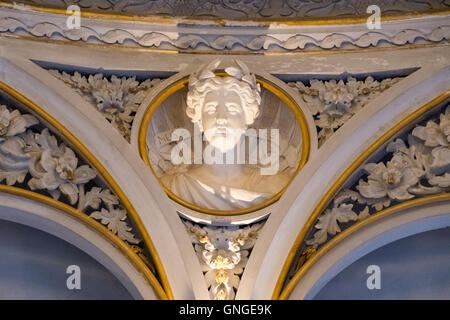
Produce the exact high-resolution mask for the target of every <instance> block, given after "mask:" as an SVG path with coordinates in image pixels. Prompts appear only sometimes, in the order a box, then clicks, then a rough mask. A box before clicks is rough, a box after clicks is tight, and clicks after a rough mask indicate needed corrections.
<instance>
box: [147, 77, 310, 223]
mask: <svg viewBox="0 0 450 320" xmlns="http://www.w3.org/2000/svg"><path fill="white" fill-rule="evenodd" d="M217 74H218V75H219V76H221V75H222V74H221V73H220V72H219V73H217ZM188 80H189V79H188V76H186V77H184V78H182V79H180V80H178V81H176V82H174V83H173V84H171V85H170V86H168V87H167V88H166V89H164V90H163V91H161V92H160V93H159V94H158V95H157V96H156V97H155V98H154V99H153V100H152V101H151V102H150V105H149V106H148V108H147V110H146V111H145V113H144V115H143V118H142V122H141V125H140V128H139V132H138V148H139V154H140V156H141V158H142V160H143V161H144V162H145V163H146V164H147V165H148V166H149V167H150V169H151V170H152V172H153V174H154V175H155V172H154V171H153V168H152V166H151V164H150V159H149V157H148V152H147V144H146V140H147V131H148V127H149V125H150V120H151V117H152V115H153V113H154V112H155V110H156V109H157V108H158V107H159V106H160V105H161V103H162V102H163V101H164V100H165V99H167V98H168V97H169V96H170V95H171V94H173V93H175V92H176V91H178V90H181V89H182V88H184V87H185V86H186V85H187V83H188ZM257 82H258V83H259V84H261V86H262V87H263V88H264V89H267V90H268V91H270V92H272V93H273V94H274V95H276V96H277V97H278V98H279V99H281V100H282V101H283V102H284V103H286V104H287V105H288V107H289V108H290V109H291V110H292V112H293V113H294V115H295V117H296V119H297V122H298V124H299V127H300V132H301V135H302V144H303V145H302V154H301V158H300V162H299V165H298V167H297V170H296V172H295V174H294V175H293V176H292V177H291V179H290V181H289V182H288V184H287V185H286V186H285V187H284V188H283V189H281V190H280V191H279V192H278V193H276V194H275V195H273V196H272V197H271V198H270V199H267V200H266V201H264V202H262V203H260V204H258V205H255V206H252V207H249V208H244V209H239V210H213V209H208V208H203V207H199V206H197V205H194V204H192V203H190V202H187V201H185V200H183V199H181V198H180V197H178V196H177V195H176V194H174V193H173V192H172V191H170V190H169V189H168V188H167V187H165V186H164V185H163V184H162V183H161V181H159V179H158V181H159V183H160V185H161V187H162V188H163V189H164V191H165V192H166V194H167V195H168V196H169V198H171V199H172V200H174V201H175V202H177V203H179V204H181V205H182V206H184V207H187V208H189V209H192V210H195V211H198V212H201V213H206V214H211V215H215V216H237V215H244V214H247V213H251V212H254V211H257V210H261V209H264V208H266V207H268V206H269V205H271V204H273V203H275V202H276V201H277V200H278V199H280V197H281V195H282V194H283V193H284V191H285V190H286V188H287V187H288V186H289V184H290V183H291V182H292V180H293V179H294V178H295V176H296V175H297V174H298V172H299V171H300V170H301V169H302V168H303V166H304V165H305V164H306V162H307V161H308V158H309V154H310V151H311V142H310V134H309V129H308V123H307V121H306V117H305V115H304V114H303V112H302V110H301V108H300V106H299V105H298V104H297V103H296V102H295V101H294V99H293V98H292V97H290V96H289V94H288V93H287V92H285V91H284V90H283V89H281V88H279V87H278V86H276V85H275V84H272V83H270V82H269V81H267V80H264V79H262V78H261V77H259V76H257ZM155 177H156V175H155Z"/></svg>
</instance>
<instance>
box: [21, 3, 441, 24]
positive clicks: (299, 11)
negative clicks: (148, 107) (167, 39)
mask: <svg viewBox="0 0 450 320" xmlns="http://www.w3.org/2000/svg"><path fill="white" fill-rule="evenodd" d="M20 2H25V3H33V4H35V3H42V4H51V5H57V6H64V5H66V4H67V3H69V2H70V3H73V4H78V5H79V6H80V7H82V8H86V9H93V10H102V11H113V12H121V13H135V14H154V15H169V16H184V17H205V16H206V17H217V18H272V19H273V18H286V17H317V16H323V15H327V16H339V15H364V14H365V13H366V10H367V6H368V5H369V4H377V5H379V6H380V7H381V10H382V13H383V14H384V13H385V12H391V11H393V12H411V11H425V10H430V9H441V8H446V7H448V6H449V4H448V2H447V1H423V0H416V1H406V0H371V1H370V3H369V4H368V2H367V1H359V0H322V1H317V0H121V1H117V0H71V1H67V0H25V1H20Z"/></svg>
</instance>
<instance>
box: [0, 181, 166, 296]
mask: <svg viewBox="0 0 450 320" xmlns="http://www.w3.org/2000/svg"><path fill="white" fill-rule="evenodd" d="M0 193H6V194H10V195H13V196H17V197H21V198H25V199H28V200H32V201H35V202H39V203H41V204H43V205H46V206H48V207H51V208H54V209H56V210H59V211H62V212H64V213H66V214H68V215H69V216H71V217H73V218H75V219H76V220H79V221H80V222H81V223H82V224H84V225H85V226H87V227H88V228H89V229H91V230H93V231H94V232H96V233H98V234H100V235H101V236H102V237H103V238H105V239H106V240H107V241H108V242H109V243H111V244H112V245H113V246H114V247H115V248H117V249H119V250H120V251H121V252H122V253H123V254H124V255H125V256H126V257H127V258H128V260H130V261H131V263H132V264H133V266H134V267H135V268H136V269H137V270H138V271H139V272H141V273H142V275H143V276H144V278H146V279H147V281H148V282H149V283H150V285H151V286H152V287H153V289H154V290H155V292H156V294H157V295H158V296H159V297H160V298H161V299H163V300H167V295H166V293H165V292H164V289H163V288H162V286H161V284H160V283H159V282H158V280H157V279H156V277H155V275H154V274H153V273H152V272H151V271H150V270H149V269H148V267H147V266H146V265H145V263H144V262H143V261H142V260H141V259H140V258H139V257H138V255H137V254H136V253H135V252H134V251H133V250H132V249H131V248H130V247H129V246H128V245H126V244H125V242H123V241H122V240H121V239H119V238H118V237H117V236H116V235H115V234H114V233H112V232H111V231H109V230H108V229H107V228H105V226H104V225H102V224H101V223H100V222H98V221H97V220H95V219H93V218H90V217H89V216H88V215H87V214H85V213H83V212H81V211H79V210H77V209H75V208H73V207H71V206H69V205H67V204H65V203H63V202H60V201H57V200H55V199H53V198H51V197H47V196H44V195H42V194H40V193H36V192H32V191H29V190H25V189H21V188H17V187H12V186H6V185H1V184H0Z"/></svg>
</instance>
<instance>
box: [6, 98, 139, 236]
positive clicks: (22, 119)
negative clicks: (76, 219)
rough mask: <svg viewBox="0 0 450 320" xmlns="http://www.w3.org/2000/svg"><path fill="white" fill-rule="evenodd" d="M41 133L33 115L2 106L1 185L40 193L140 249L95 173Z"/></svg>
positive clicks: (44, 131)
mask: <svg viewBox="0 0 450 320" xmlns="http://www.w3.org/2000/svg"><path fill="white" fill-rule="evenodd" d="M41 128H42V124H41V123H40V122H39V121H38V119H37V118H36V117H34V116H33V115H29V114H21V113H20V111H19V110H17V109H12V108H9V107H7V106H5V105H0V183H6V185H8V186H18V187H21V188H27V189H30V190H32V191H39V192H40V193H44V194H48V195H50V196H51V197H53V198H54V199H56V200H59V201H62V202H65V203H67V204H69V205H71V206H72V207H74V208H76V209H77V210H79V211H81V212H83V213H86V214H88V213H89V212H90V216H91V217H92V218H95V219H98V220H100V221H101V223H102V224H104V225H106V226H107V228H108V229H109V230H111V231H112V232H113V233H114V234H116V235H117V236H118V237H119V238H120V239H122V240H124V241H127V242H129V243H139V242H140V241H139V240H137V239H136V238H135V237H134V235H133V234H132V233H131V232H130V231H131V228H130V227H129V226H128V225H127V222H126V221H125V220H126V219H127V215H126V211H125V210H124V209H123V208H122V206H121V205H120V204H119V200H118V198H117V197H116V196H115V195H113V194H112V193H111V191H110V190H108V189H106V188H103V187H101V186H98V185H97V179H96V177H97V172H96V171H95V170H94V169H93V168H92V167H91V166H89V165H88V164H82V165H80V161H79V158H78V156H77V155H76V154H75V152H74V151H73V150H72V149H71V148H70V147H69V146H67V145H66V144H65V143H64V142H60V141H59V140H58V139H57V138H56V137H55V136H54V135H52V134H51V133H50V131H49V130H48V129H47V128H44V129H41ZM86 187H89V191H86V190H85V188H86ZM93 210H100V211H93Z"/></svg>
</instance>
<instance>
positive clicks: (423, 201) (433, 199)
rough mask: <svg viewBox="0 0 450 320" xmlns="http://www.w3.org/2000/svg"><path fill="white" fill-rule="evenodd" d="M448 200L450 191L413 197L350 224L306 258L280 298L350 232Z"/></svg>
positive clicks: (292, 288)
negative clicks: (414, 209)
mask: <svg viewBox="0 0 450 320" xmlns="http://www.w3.org/2000/svg"><path fill="white" fill-rule="evenodd" d="M449 200H450V193H444V194H439V195H432V196H427V197H424V198H418V199H413V200H410V201H406V202H403V203H400V204H398V205H395V206H392V207H390V208H387V209H385V210H382V211H380V212H378V213H375V214H373V215H371V216H370V217H368V218H367V219H365V220H362V221H360V222H357V223H356V224H354V225H352V226H351V227H349V228H348V229H345V230H344V231H343V232H341V233H339V234H338V235H336V236H335V237H334V238H332V239H331V240H330V241H328V242H327V243H326V244H325V245H324V246H323V247H322V248H320V249H319V250H318V251H317V252H315V253H314V254H313V255H312V256H311V257H310V258H309V259H308V260H306V262H305V264H304V265H303V266H302V267H301V268H300V270H298V271H297V272H296V273H295V275H294V277H293V278H292V279H291V281H289V283H288V284H287V286H286V287H285V288H284V290H283V292H282V293H281V294H280V296H279V299H280V300H286V299H288V298H289V295H290V294H291V293H292V291H293V290H294V289H295V287H296V286H297V284H298V282H299V281H300V280H301V279H302V278H303V277H304V276H305V274H306V273H307V272H308V271H309V270H310V269H311V268H312V267H313V266H314V264H315V263H317V261H319V260H320V258H322V257H323V256H325V255H326V254H327V253H328V252H329V251H330V250H331V249H333V248H335V247H336V246H337V245H338V244H339V243H340V242H342V241H343V240H344V239H345V238H347V237H349V236H351V235H352V234H354V233H356V232H357V231H360V230H361V229H364V227H366V226H368V225H369V224H372V223H374V222H376V221H379V220H381V219H384V218H386V217H387V216H390V215H393V214H396V213H399V212H401V211H404V210H406V209H410V208H415V207H419V206H423V205H428V204H433V203H437V202H444V201H449Z"/></svg>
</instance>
